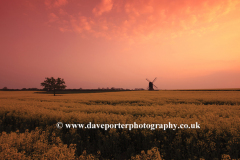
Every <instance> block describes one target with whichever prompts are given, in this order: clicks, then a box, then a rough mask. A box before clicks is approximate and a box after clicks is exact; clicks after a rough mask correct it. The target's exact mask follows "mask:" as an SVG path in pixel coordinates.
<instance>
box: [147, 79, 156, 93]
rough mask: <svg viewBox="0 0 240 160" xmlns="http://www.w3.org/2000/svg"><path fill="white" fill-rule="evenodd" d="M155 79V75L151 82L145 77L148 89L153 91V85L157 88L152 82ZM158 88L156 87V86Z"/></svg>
mask: <svg viewBox="0 0 240 160" xmlns="http://www.w3.org/2000/svg"><path fill="white" fill-rule="evenodd" d="M156 79H157V77H156V78H155V79H154V80H153V81H152V82H151V81H149V80H148V79H146V80H147V81H148V82H149V86H148V90H149V91H153V90H154V89H153V86H154V87H155V88H157V86H155V85H154V84H153V82H154V81H155V80H156ZM157 89H158V88H157Z"/></svg>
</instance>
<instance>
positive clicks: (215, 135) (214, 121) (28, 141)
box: [0, 91, 240, 160]
mask: <svg viewBox="0 0 240 160" xmlns="http://www.w3.org/2000/svg"><path fill="white" fill-rule="evenodd" d="M57 122H63V123H64V124H65V123H68V124H73V123H76V124H80V123H81V124H88V123H89V122H92V123H95V124H118V123H121V124H132V123H134V122H136V123H137V124H144V123H146V124H164V123H167V124H168V123H169V122H170V123H172V124H174V123H175V124H178V125H180V124H194V123H196V122H198V123H199V124H200V128H198V129H176V130H173V129H167V130H163V129H161V128H160V129H156V130H150V129H132V130H128V129H108V130H107V131H105V130H104V129H67V128H65V127H63V128H62V129H58V128H57V127H56V123H57ZM159 153H160V155H161V157H162V159H166V160H168V159H176V160H177V159H192V160H194V159H206V160H208V159H228V158H229V159H230V158H231V159H240V92H239V91H128V92H127V91H121V92H101V93H74V94H73V93H69V94H61V95H59V96H53V95H52V94H39V93H35V92H34V91H0V159H147V157H148V158H149V159H160V155H159Z"/></svg>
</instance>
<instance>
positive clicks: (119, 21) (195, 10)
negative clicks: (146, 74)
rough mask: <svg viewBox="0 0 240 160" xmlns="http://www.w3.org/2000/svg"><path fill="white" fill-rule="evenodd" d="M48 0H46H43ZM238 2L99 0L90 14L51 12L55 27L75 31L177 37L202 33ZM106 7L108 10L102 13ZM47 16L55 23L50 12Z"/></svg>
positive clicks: (58, 3)
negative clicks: (163, 33) (186, 33)
mask: <svg viewBox="0 0 240 160" xmlns="http://www.w3.org/2000/svg"><path fill="white" fill-rule="evenodd" d="M49 1H50V0H46V1H45V4H46V3H49ZM50 2H51V3H50V4H51V5H55V6H61V5H66V4H67V1H66V0H58V1H52V0H51V1H50ZM238 4H239V1H237V0H229V1H225V0H202V1H192V0H179V1H168V0H159V1H154V0H152V1H144V0H126V1H121V2H119V1H112V0H102V1H101V2H100V3H99V4H98V5H97V6H95V7H93V9H92V13H93V15H94V16H93V15H92V14H89V12H88V13H86V12H81V13H79V12H78V13H76V12H75V13H74V12H72V11H70V10H63V9H62V8H61V9H60V10H59V11H58V12H56V13H55V12H54V14H55V15H56V16H58V17H59V20H60V21H61V22H58V25H60V26H58V28H59V27H60V28H65V29H68V30H72V31H76V32H78V33H83V32H85V33H87V34H88V33H91V34H93V35H94V36H96V37H99V36H103V37H108V38H110V37H112V38H114V37H125V38H130V37H131V39H134V38H133V37H139V36H140V37H148V38H149V37H154V35H156V36H157V35H158V34H159V33H162V32H169V37H171V36H172V37H178V36H181V35H182V33H183V32H189V34H190V33H191V34H197V35H201V34H204V32H205V31H206V30H204V31H202V28H211V25H215V24H216V23H217V19H218V18H219V17H221V16H224V15H226V14H228V13H229V12H231V11H232V10H234V9H236V8H237V5H238ZM69 5H71V3H69ZM88 5H89V4H88ZM92 5H95V4H92ZM113 8H114V9H113ZM115 8H116V10H115ZM79 10H81V6H80V8H79ZM110 11H111V14H104V13H106V12H110ZM50 19H51V20H50V21H52V22H53V23H56V21H54V17H53V15H52V17H50ZM66 22H67V23H66ZM67 24H68V26H66V25H67ZM62 30H63V29H62Z"/></svg>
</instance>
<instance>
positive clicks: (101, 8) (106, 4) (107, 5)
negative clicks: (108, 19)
mask: <svg viewBox="0 0 240 160" xmlns="http://www.w3.org/2000/svg"><path fill="white" fill-rule="evenodd" d="M112 7H113V3H112V0H102V1H101V3H100V4H99V5H98V6H97V7H95V8H93V10H92V12H93V13H94V14H95V15H96V16H101V15H102V14H103V13H104V12H109V11H111V10H112Z"/></svg>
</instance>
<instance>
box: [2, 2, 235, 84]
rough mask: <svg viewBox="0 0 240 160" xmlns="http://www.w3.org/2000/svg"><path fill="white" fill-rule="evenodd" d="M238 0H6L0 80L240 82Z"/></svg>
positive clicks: (162, 82) (131, 82) (134, 82)
mask: <svg viewBox="0 0 240 160" xmlns="http://www.w3.org/2000/svg"><path fill="white" fill-rule="evenodd" d="M239 15H240V1H239V0H1V1H0V60H1V62H0V88H3V87H8V88H18V89H21V88H32V87H35V88H42V87H41V86H40V83H41V82H43V81H44V79H45V77H52V76H53V77H55V78H57V77H60V78H63V79H64V80H65V82H66V85H67V88H76V89H78V88H83V89H95V88H98V87H100V88H107V87H109V88H111V87H115V88H129V89H134V88H145V89H146V88H147V87H148V82H147V81H146V78H148V79H149V80H153V79H154V78H155V77H157V80H156V82H155V85H156V86H157V87H158V88H159V89H210V88H240V16H239Z"/></svg>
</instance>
